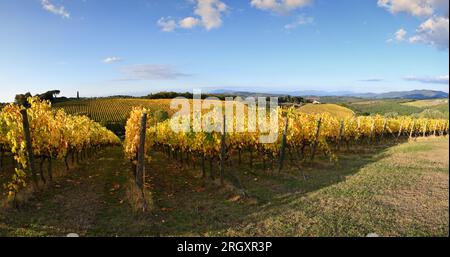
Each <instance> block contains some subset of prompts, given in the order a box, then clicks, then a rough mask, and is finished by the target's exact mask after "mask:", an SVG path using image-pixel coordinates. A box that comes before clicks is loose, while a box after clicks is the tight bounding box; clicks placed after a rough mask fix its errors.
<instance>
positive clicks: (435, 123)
mask: <svg viewBox="0 0 450 257" xmlns="http://www.w3.org/2000/svg"><path fill="white" fill-rule="evenodd" d="M437 125H438V124H437V122H434V129H433V136H436V130H437Z"/></svg>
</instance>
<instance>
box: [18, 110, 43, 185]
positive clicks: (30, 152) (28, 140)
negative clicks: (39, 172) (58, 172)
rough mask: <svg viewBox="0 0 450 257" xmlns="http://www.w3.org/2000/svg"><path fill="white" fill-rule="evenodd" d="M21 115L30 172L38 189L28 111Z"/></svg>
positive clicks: (22, 112)
mask: <svg viewBox="0 0 450 257" xmlns="http://www.w3.org/2000/svg"><path fill="white" fill-rule="evenodd" d="M20 114H21V115H22V124H23V133H24V136H25V142H26V147H27V149H26V150H27V161H28V170H29V172H30V173H31V178H32V179H33V183H34V185H35V187H36V189H38V188H39V184H38V180H37V176H36V171H35V170H34V166H33V162H34V156H33V145H32V144H31V134H30V123H29V121H28V114H27V110H26V109H23V110H20Z"/></svg>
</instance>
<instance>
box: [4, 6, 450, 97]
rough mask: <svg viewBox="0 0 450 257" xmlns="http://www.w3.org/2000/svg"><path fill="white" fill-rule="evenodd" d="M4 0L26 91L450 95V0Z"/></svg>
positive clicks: (17, 83)
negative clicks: (420, 92)
mask: <svg viewBox="0 0 450 257" xmlns="http://www.w3.org/2000/svg"><path fill="white" fill-rule="evenodd" d="M404 2H405V1H401V0H378V1H377V0H164V1H163V0H108V1H101V0H0V87H1V90H0V101H11V100H13V98H14V95H15V94H16V93H24V92H27V91H31V92H32V93H39V92H43V91H47V90H50V89H60V90H61V91H62V94H63V95H66V96H74V95H76V91H80V94H81V95H82V96H99V95H113V94H128V93H136V94H147V93H149V92H154V91H160V90H192V89H193V88H231V89H236V90H238V89H243V90H244V89H245V90H255V91H256V90H263V91H267V90H270V89H273V90H277V91H296V90H326V91H355V92H384V91H393V90H411V89H435V90H443V91H446V92H448V80H449V79H448V78H449V77H448V70H449V67H448V62H449V53H448V30H449V26H448V24H449V20H448V0H410V1H409V2H408V1H407V4H405V3H404Z"/></svg>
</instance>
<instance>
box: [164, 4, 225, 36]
mask: <svg viewBox="0 0 450 257" xmlns="http://www.w3.org/2000/svg"><path fill="white" fill-rule="evenodd" d="M193 2H194V3H196V7H195V9H194V14H195V15H196V16H197V17H192V16H189V17H186V18H183V19H180V20H179V21H178V22H177V21H176V20H175V19H172V18H170V17H168V18H161V19H159V21H158V26H160V27H161V28H162V30H163V31H164V32H172V31H174V30H175V29H176V28H182V29H192V28H194V27H197V26H202V27H204V28H205V29H206V30H212V29H216V28H219V27H221V26H222V24H223V21H222V13H224V12H226V11H227V10H228V7H227V5H226V4H225V3H223V2H222V1H220V0H193Z"/></svg>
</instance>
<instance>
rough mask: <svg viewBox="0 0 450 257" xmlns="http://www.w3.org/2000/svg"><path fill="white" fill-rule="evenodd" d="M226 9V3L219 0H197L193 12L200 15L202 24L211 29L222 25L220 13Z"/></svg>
mask: <svg viewBox="0 0 450 257" xmlns="http://www.w3.org/2000/svg"><path fill="white" fill-rule="evenodd" d="M226 10H227V5H226V4H225V3H223V2H221V1H220V0H197V7H196V8H195V14H197V15H198V16H200V18H201V21H202V25H203V26H204V27H205V28H206V29H207V30H211V29H214V28H219V27H220V26H222V23H223V22H222V13H223V12H225V11H226Z"/></svg>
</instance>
